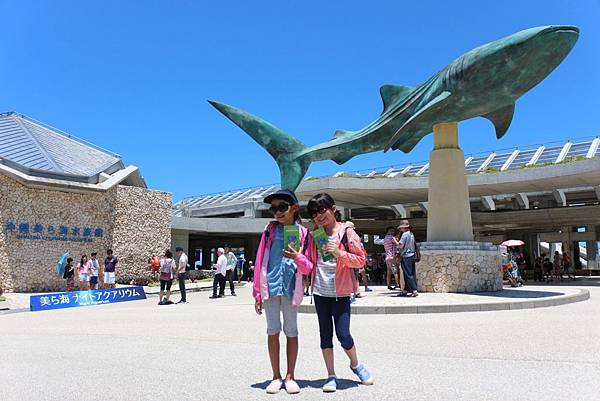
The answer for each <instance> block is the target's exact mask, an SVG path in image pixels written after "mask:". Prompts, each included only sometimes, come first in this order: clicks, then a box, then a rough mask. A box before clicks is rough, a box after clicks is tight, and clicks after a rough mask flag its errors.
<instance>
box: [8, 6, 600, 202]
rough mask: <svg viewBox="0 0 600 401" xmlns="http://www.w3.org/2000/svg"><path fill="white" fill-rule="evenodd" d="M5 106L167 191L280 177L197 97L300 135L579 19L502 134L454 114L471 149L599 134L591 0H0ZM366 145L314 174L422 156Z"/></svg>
mask: <svg viewBox="0 0 600 401" xmlns="http://www.w3.org/2000/svg"><path fill="white" fill-rule="evenodd" d="M0 6H1V7H0V15H1V20H0V37H2V50H3V52H2V53H3V54H2V61H1V62H0V84H1V85H0V87H1V88H2V90H1V91H0V110H1V111H9V110H13V111H18V112H21V113H24V114H27V115H29V116H31V117H33V118H36V119H38V120H41V121H43V122H45V123H48V124H50V125H53V126H55V127H58V128H61V129H63V130H65V131H67V132H69V133H72V134H74V135H76V136H79V137H81V138H83V139H85V140H88V141H90V142H92V143H95V144H97V145H99V146H102V147H104V148H107V149H109V150H112V151H114V152H116V153H119V154H120V155H122V156H123V158H124V160H125V162H126V163H127V164H134V165H137V166H139V167H140V168H141V170H142V173H143V175H144V177H145V178H146V180H147V182H148V184H149V186H150V187H151V188H155V189H160V190H166V191H169V192H173V194H174V197H175V199H176V200H179V199H181V198H183V197H186V196H190V195H197V194H204V193H212V192H218V191H223V190H228V189H235V188H240V187H247V186H254V185H261V184H268V183H273V182H278V181H279V172H278V170H277V167H276V164H275V162H274V161H273V160H272V159H271V157H270V156H269V155H268V154H267V153H266V152H265V151H264V150H263V149H262V148H260V147H259V146H258V145H257V144H255V143H254V142H253V141H252V140H251V139H250V138H249V137H248V136H247V135H246V134H245V133H244V132H243V131H241V130H240V129H239V128H237V127H236V126H235V125H233V124H232V123H231V122H230V121H229V120H227V119H225V118H224V117H223V116H222V115H221V114H220V113H218V112H217V111H216V110H214V109H213V108H212V107H211V106H210V105H209V104H208V103H207V102H206V100H207V99H215V100H219V101H222V102H225V103H228V104H232V105H235V106H237V107H240V108H243V109H245V110H247V111H249V112H252V113H254V114H257V115H259V116H261V117H263V118H265V119H266V120H268V121H270V122H272V123H274V124H275V125H277V126H279V127H280V128H282V129H284V130H285V131H287V132H288V133H290V134H292V135H294V136H296V137H298V138H299V139H301V140H302V141H304V142H305V143H306V144H309V145H312V144H316V143H320V142H322V141H325V140H327V139H328V138H330V137H331V136H332V134H333V132H335V130H336V129H349V130H355V129H359V128H361V127H363V126H364V125H365V124H367V123H369V122H370V121H372V120H373V119H375V118H376V117H377V116H378V115H379V113H380V112H381V100H380V98H379V87H380V86H381V85H382V84H384V83H396V84H401V85H416V84H418V83H420V82H422V81H424V80H426V79H427V78H429V77H430V76H431V75H432V74H434V73H435V72H436V71H438V70H439V69H441V68H442V67H444V66H445V65H446V64H448V63H449V62H450V61H452V60H453V59H455V58H456V57H458V56H460V55H461V54H463V53H464V52H466V51H468V50H470V49H472V48H474V47H476V46H478V45H481V44H483V43H486V42H489V41H492V40H495V39H499V38H501V37H503V36H506V35H509V34H512V33H514V32H517V31H519V30H522V29H525V28H529V27H533V26H539V25H552V24H573V25H577V26H579V27H580V28H581V36H580V39H579V42H578V43H577V45H576V46H575V48H574V50H573V51H572V53H571V54H570V55H569V56H568V57H567V59H566V60H565V61H564V62H563V64H561V65H560V66H559V67H558V69H557V70H556V71H554V73H552V74H551V75H550V76H549V77H548V78H547V79H546V80H545V81H543V82H542V83H541V84H540V85H539V86H537V87H536V88H534V89H533V90H532V91H531V92H530V93H528V94H527V95H525V96H524V97H523V98H521V100H520V101H519V102H518V103H517V108H516V112H515V117H514V121H513V124H512V126H511V129H510V130H509V132H508V134H507V135H506V136H505V137H504V138H502V140H500V141H498V140H496V139H495V135H494V130H493V127H492V125H491V123H490V122H488V121H487V120H484V119H482V118H476V119H473V120H470V121H466V122H463V123H462V124H461V127H460V130H461V146H462V148H463V149H464V150H465V152H466V153H470V152H478V151H483V150H490V149H499V148H505V147H512V146H517V145H527V144H536V143H542V142H549V141H555V140H562V139H568V138H573V137H579V136H592V135H598V134H600V122H599V117H598V115H599V114H600V107H599V106H600V78H599V77H598V76H599V74H600V22H599V21H600V2H599V1H597V0H596V1H593V0H583V1H526V2H523V1H503V2H483V1H452V2H443V1H421V2H407V1H402V2H401V1H376V0H371V1H369V2H367V1H281V0H279V1H237V2H234V1H218V2H216V1H205V2H201V1H138V2H134V1H101V2H100V1H97V2H90V1H58V0H57V1H0ZM430 150H431V138H427V139H425V140H423V141H422V142H421V143H420V144H419V145H418V146H417V147H416V148H415V150H414V151H413V152H412V153H411V154H408V155H406V154H404V153H401V152H392V153H386V154H384V153H381V152H380V153H372V154H368V155H363V156H359V157H356V158H354V159H352V160H351V161H350V162H348V163H346V165H344V166H337V165H336V164H335V163H333V162H329V161H327V162H318V163H315V164H313V165H312V166H311V168H310V170H309V171H308V174H309V175H325V174H332V173H335V172H336V171H340V170H345V171H352V170H360V169H368V168H371V167H379V166H387V165H392V164H402V163H405V162H409V161H420V160H426V159H427V156H428V153H429V151H430Z"/></svg>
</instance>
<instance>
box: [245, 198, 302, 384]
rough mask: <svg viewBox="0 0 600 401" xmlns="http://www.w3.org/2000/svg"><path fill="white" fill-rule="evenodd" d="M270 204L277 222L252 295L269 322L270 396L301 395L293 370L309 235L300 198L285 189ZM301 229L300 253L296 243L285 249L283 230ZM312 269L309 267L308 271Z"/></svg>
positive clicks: (265, 240)
mask: <svg viewBox="0 0 600 401" xmlns="http://www.w3.org/2000/svg"><path fill="white" fill-rule="evenodd" d="M264 202H265V203H270V204H271V208H270V209H269V210H270V211H271V212H272V213H273V215H274V217H275V221H273V222H271V223H269V225H268V226H267V228H266V229H265V232H264V233H263V235H262V237H261V240H260V245H259V247H258V252H257V255H256V266H255V270H254V285H253V291H252V294H253V296H254V298H255V300H256V302H255V310H256V313H258V314H259V315H261V314H262V312H263V310H264V312H265V315H266V318H267V336H268V349H269V359H270V361H271V368H272V369H273V380H272V381H271V383H270V384H269V385H268V386H267V389H266V390H267V393H269V394H275V393H278V392H279V391H280V390H281V386H282V385H285V390H286V391H287V392H288V394H297V393H299V392H300V386H298V384H297V383H296V381H295V377H294V370H295V368H296V359H297V358H298V306H299V305H300V303H301V302H302V299H303V296H304V293H303V286H302V282H303V280H302V274H308V273H310V268H311V267H312V262H310V260H309V259H308V258H307V257H306V256H305V255H303V252H304V250H305V248H307V247H308V245H307V244H308V240H309V239H310V237H309V232H308V230H307V229H306V228H305V227H303V226H302V225H301V224H300V219H299V214H298V211H299V209H300V206H299V205H298V198H296V195H295V194H294V192H292V191H290V190H287V189H282V190H279V191H277V192H275V193H273V194H271V195H269V196H267V197H266V198H265V199H264ZM294 224H295V225H298V226H299V231H300V238H299V239H300V244H298V245H300V248H301V249H300V252H298V251H296V249H295V248H294V245H296V244H294V243H290V244H289V245H288V249H284V229H283V227H284V226H289V225H294ZM309 265H310V267H309ZM282 315H283V332H284V333H285V335H286V338H287V344H286V351H287V373H286V375H285V380H282V379H283V378H282V376H281V371H280V365H279V333H280V332H281V316H282Z"/></svg>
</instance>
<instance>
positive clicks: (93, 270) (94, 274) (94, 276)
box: [90, 252, 100, 290]
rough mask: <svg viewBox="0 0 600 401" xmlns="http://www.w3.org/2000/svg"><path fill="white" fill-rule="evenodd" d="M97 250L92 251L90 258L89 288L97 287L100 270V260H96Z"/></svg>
mask: <svg viewBox="0 0 600 401" xmlns="http://www.w3.org/2000/svg"><path fill="white" fill-rule="evenodd" d="M97 255H98V252H92V254H91V256H92V259H91V260H90V263H91V265H90V289H92V290H97V289H98V274H99V271H100V262H98V257H97Z"/></svg>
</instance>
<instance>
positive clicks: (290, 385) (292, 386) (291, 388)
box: [285, 379, 300, 394]
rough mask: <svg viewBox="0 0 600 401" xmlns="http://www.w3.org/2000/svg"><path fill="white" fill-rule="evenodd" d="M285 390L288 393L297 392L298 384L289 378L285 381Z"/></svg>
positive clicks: (298, 389) (298, 390)
mask: <svg viewBox="0 0 600 401" xmlns="http://www.w3.org/2000/svg"><path fill="white" fill-rule="evenodd" d="M285 391H287V393H288V394H298V393H299V392H300V386H299V385H298V383H296V381H294V380H292V379H289V380H286V381H285Z"/></svg>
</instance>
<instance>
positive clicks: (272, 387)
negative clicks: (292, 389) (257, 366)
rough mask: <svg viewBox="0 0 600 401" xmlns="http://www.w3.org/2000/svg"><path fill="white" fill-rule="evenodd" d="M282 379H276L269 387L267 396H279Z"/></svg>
mask: <svg viewBox="0 0 600 401" xmlns="http://www.w3.org/2000/svg"><path fill="white" fill-rule="evenodd" d="M281 384H282V382H281V379H275V380H273V381H272V382H271V383H269V385H268V386H267V394H277V393H279V390H281Z"/></svg>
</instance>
